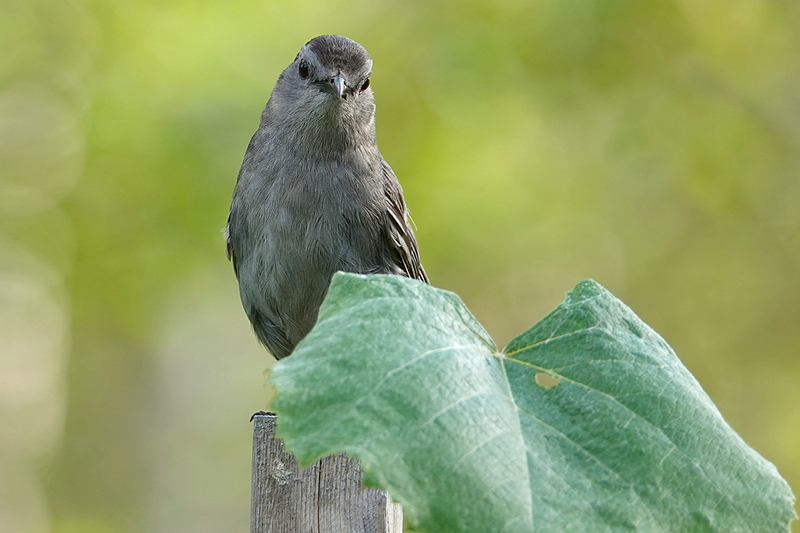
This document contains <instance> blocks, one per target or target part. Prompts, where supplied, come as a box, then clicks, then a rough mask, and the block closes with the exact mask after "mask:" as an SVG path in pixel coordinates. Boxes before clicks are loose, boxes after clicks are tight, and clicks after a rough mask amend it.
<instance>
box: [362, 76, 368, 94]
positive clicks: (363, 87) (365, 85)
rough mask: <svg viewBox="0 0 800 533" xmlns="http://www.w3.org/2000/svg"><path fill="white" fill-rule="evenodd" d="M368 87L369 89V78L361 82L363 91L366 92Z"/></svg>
mask: <svg viewBox="0 0 800 533" xmlns="http://www.w3.org/2000/svg"><path fill="white" fill-rule="evenodd" d="M367 89H369V78H367V79H366V80H364V83H362V84H361V92H364V91H366V90H367Z"/></svg>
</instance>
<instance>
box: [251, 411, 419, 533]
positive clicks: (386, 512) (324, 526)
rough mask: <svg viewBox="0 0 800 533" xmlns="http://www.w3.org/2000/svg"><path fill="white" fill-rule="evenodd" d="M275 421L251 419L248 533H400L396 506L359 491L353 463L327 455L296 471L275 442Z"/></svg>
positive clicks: (264, 416)
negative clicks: (251, 470) (251, 445)
mask: <svg viewBox="0 0 800 533" xmlns="http://www.w3.org/2000/svg"><path fill="white" fill-rule="evenodd" d="M275 419H276V416H275V415H274V414H273V413H256V414H255V415H253V421H254V424H253V485H252V500H251V507H250V533H342V532H346V533H403V511H402V509H401V507H400V505H399V504H396V503H393V502H392V500H391V499H390V498H389V495H388V494H386V493H385V492H383V491H380V490H378V489H374V488H371V487H362V486H361V478H362V477H363V471H362V470H361V466H360V465H359V463H358V460H356V459H348V458H347V456H345V455H344V454H341V455H331V456H328V457H323V458H322V459H321V460H319V461H317V462H316V463H314V464H313V465H311V466H309V467H307V468H304V469H302V470H301V469H300V468H299V467H298V466H297V460H296V459H295V458H294V455H292V454H291V453H289V452H287V451H286V450H285V449H284V447H283V441H281V440H280V439H278V438H276V437H275Z"/></svg>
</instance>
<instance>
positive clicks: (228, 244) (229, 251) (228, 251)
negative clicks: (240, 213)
mask: <svg viewBox="0 0 800 533" xmlns="http://www.w3.org/2000/svg"><path fill="white" fill-rule="evenodd" d="M232 216H233V211H232V210H231V212H230V213H228V223H227V224H225V230H224V235H225V255H227V256H228V260H229V261H230V262H231V263H233V272H234V273H235V274H236V278H237V279H238V278H239V269H238V268H237V266H236V254H235V253H234V251H233V241H232V240H231V217H232Z"/></svg>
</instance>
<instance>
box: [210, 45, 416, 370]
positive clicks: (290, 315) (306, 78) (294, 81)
mask: <svg viewBox="0 0 800 533" xmlns="http://www.w3.org/2000/svg"><path fill="white" fill-rule="evenodd" d="M371 72H372V60H371V59H370V57H369V54H367V51H366V50H365V49H364V48H363V47H362V46H361V45H359V44H358V43H356V42H355V41H351V40H350V39H347V38H345V37H340V36H334V35H323V36H321V37H317V38H315V39H313V40H311V41H309V42H308V43H306V45H305V46H303V48H302V49H301V50H300V53H299V54H298V55H297V57H296V58H295V60H294V61H293V62H292V64H291V65H289V66H288V67H287V68H286V70H284V71H283V73H282V74H281V75H280V77H278V81H277V83H276V84H275V88H274V89H273V91H272V95H271V96H270V99H269V101H268V102H267V106H266V108H265V109H264V112H263V113H262V115H261V124H260V126H259V128H258V130H257V131H256V133H255V135H253V138H252V140H251V141H250V145H249V146H248V147H247V152H246V153H245V156H244V161H243V163H242V168H241V170H240V171H239V177H238V179H237V181H236V188H235V190H234V193H233V202H232V203H231V211H230V215H229V216H228V225H227V227H226V228H225V235H226V241H227V251H228V258H229V259H231V261H232V262H233V266H234V271H235V272H236V277H237V278H238V280H239V293H240V296H241V299H242V305H243V306H244V309H245V312H246V313H247V316H248V318H249V319H250V322H251V323H252V324H253V328H254V330H255V332H256V335H257V336H258V338H259V340H260V341H261V342H262V343H263V344H264V345H265V346H266V347H267V349H268V350H269V351H270V352H272V354H273V355H274V356H275V357H276V358H278V359H280V358H282V357H285V356H287V355H289V354H290V353H291V352H292V350H293V349H294V347H295V345H296V344H297V343H298V342H299V341H300V340H301V339H302V338H303V337H304V336H305V335H306V334H307V333H308V332H309V331H310V330H311V328H312V327H313V325H314V323H315V322H316V319H317V313H318V311H319V306H320V304H321V303H322V300H323V299H324V297H325V293H326V292H327V289H328V285H329V284H330V280H331V277H332V276H333V274H334V272H336V271H337V270H343V271H347V272H359V273H383V274H400V275H403V276H408V277H411V278H416V279H419V280H422V281H425V282H427V281H428V278H427V276H426V275H425V271H424V270H423V268H422V265H421V264H420V259H419V250H418V248H417V243H416V240H415V238H414V233H413V231H412V230H411V228H410V226H409V224H408V210H407V208H406V205H405V201H404V200H403V192H402V189H401V188H400V184H399V183H398V181H397V178H396V177H395V175H394V173H393V172H392V169H391V168H389V165H388V164H387V163H386V162H385V161H384V160H383V157H382V156H381V154H380V152H379V151H378V145H377V142H376V139H375V103H374V100H373V95H372V89H371V88H370V87H369V77H370V75H371Z"/></svg>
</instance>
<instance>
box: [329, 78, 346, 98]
mask: <svg viewBox="0 0 800 533" xmlns="http://www.w3.org/2000/svg"><path fill="white" fill-rule="evenodd" d="M331 83H332V84H333V86H334V88H336V94H337V96H339V98H344V92H345V91H346V90H347V84H346V83H345V82H344V78H343V77H342V75H341V74H337V75H336V76H334V77H333V78H332V79H331Z"/></svg>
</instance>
